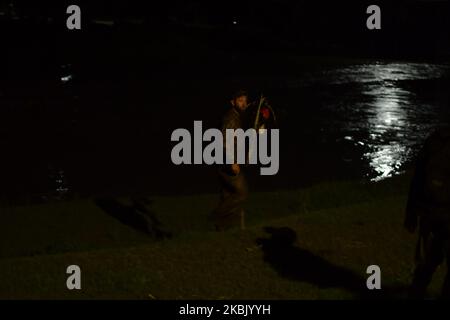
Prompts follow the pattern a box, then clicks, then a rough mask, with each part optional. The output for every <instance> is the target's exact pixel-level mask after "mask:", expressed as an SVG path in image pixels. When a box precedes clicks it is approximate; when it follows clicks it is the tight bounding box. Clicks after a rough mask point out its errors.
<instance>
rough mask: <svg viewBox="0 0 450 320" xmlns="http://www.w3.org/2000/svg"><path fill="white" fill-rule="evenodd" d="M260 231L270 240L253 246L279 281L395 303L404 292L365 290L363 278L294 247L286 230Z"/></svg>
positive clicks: (291, 233)
mask: <svg viewBox="0 0 450 320" xmlns="http://www.w3.org/2000/svg"><path fill="white" fill-rule="evenodd" d="M264 230H265V232H267V233H268V234H269V235H270V238H258V239H257V240H256V242H257V244H258V245H260V246H261V247H262V250H263V253H264V261H266V262H267V263H269V264H270V265H271V266H272V267H273V268H274V269H275V270H276V271H277V272H278V274H279V275H280V276H282V277H285V278H288V279H291V280H294V281H300V282H306V283H310V284H313V285H315V286H317V287H319V288H320V289H327V288H341V289H344V290H347V291H349V292H351V293H352V294H354V296H355V298H358V299H394V298H397V299H398V298H401V297H402V296H403V295H404V293H405V291H406V289H405V288H400V287H395V288H394V287H386V286H383V288H382V290H368V289H367V287H366V281H367V279H366V277H363V276H361V275H358V274H356V273H354V272H353V271H351V270H349V269H346V268H344V267H341V266H337V265H334V264H332V263H330V262H329V261H327V260H325V259H323V258H322V257H320V256H317V255H315V254H314V253H312V252H310V251H308V250H305V249H302V248H300V247H298V246H296V245H295V243H296V241H297V234H296V232H295V231H294V230H292V229H290V228H287V227H281V228H273V227H265V228H264ZM367 276H369V275H367Z"/></svg>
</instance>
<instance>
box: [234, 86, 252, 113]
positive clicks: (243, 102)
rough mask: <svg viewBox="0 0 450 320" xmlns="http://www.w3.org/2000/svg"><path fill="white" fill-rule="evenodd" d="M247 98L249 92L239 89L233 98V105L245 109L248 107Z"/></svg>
mask: <svg viewBox="0 0 450 320" xmlns="http://www.w3.org/2000/svg"><path fill="white" fill-rule="evenodd" d="M247 100H248V94H247V92H246V91H244V90H239V91H237V92H236V93H235V94H234V95H233V97H232V99H231V105H232V106H233V107H235V108H237V109H238V110H240V111H244V110H245V109H247V107H248V102H247Z"/></svg>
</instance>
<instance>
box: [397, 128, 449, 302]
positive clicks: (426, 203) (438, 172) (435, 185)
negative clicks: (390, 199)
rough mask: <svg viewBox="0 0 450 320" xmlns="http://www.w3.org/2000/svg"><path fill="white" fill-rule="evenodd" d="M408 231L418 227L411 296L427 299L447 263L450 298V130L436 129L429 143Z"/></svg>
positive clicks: (414, 186)
mask: <svg viewBox="0 0 450 320" xmlns="http://www.w3.org/2000/svg"><path fill="white" fill-rule="evenodd" d="M405 227H406V229H407V230H408V231H409V232H411V233H414V232H415V231H416V229H417V227H418V229H419V238H418V242H417V246H416V267H415V271H414V275H413V280H412V284H411V287H410V291H409V297H410V298H412V299H423V298H425V295H426V290H427V287H428V286H429V284H430V282H431V280H432V277H433V274H434V272H435V271H436V269H437V267H438V266H439V265H441V264H442V263H443V262H444V260H446V263H447V274H446V277H445V280H444V285H443V287H442V298H443V299H449V298H450V276H449V268H450V265H449V264H450V128H449V127H443V128H440V129H438V130H436V131H435V132H434V133H433V134H431V135H430V137H429V138H428V139H427V140H426V141H425V144H424V146H423V148H422V150H421V151H420V153H419V155H418V159H417V163H416V170H415V174H414V177H413V180H412V182H411V187H410V192H409V198H408V203H407V208H406V217H405Z"/></svg>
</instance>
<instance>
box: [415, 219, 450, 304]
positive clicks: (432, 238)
mask: <svg viewBox="0 0 450 320" xmlns="http://www.w3.org/2000/svg"><path fill="white" fill-rule="evenodd" d="M441 220H442V219H430V220H423V221H421V235H420V237H421V239H419V241H422V244H423V245H422V247H423V249H422V250H421V248H420V242H419V244H418V246H419V247H418V251H423V253H422V254H421V257H420V258H419V259H418V263H417V265H416V270H415V272H414V278H413V282H412V286H411V292H410V295H411V297H412V298H416V299H422V298H424V297H425V293H426V289H427V287H428V285H429V284H430V283H431V280H432V277H433V274H434V272H435V271H436V269H437V267H438V266H439V265H441V264H442V263H443V262H444V260H446V262H447V274H446V277H445V280H444V285H443V288H442V298H444V299H450V276H449V268H450V265H449V264H450V232H449V230H450V226H449V223H448V221H446V220H442V221H441ZM418 253H419V252H418Z"/></svg>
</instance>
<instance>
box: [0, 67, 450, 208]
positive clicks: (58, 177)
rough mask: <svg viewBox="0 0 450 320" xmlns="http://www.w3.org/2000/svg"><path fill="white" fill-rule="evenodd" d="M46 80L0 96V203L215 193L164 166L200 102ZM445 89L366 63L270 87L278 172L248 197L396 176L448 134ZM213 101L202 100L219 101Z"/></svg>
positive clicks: (60, 76) (441, 70) (193, 172)
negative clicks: (433, 136)
mask: <svg viewBox="0 0 450 320" xmlns="http://www.w3.org/2000/svg"><path fill="white" fill-rule="evenodd" d="M52 72H53V71H52ZM54 72H55V76H54V79H53V78H52V80H51V81H50V82H48V81H47V82H42V83H39V81H35V85H33V86H30V82H28V87H27V89H26V90H24V89H23V87H21V86H20V85H18V84H17V83H16V84H9V85H7V86H4V88H0V105H1V110H0V118H1V120H2V121H1V127H2V128H1V132H2V135H1V137H0V147H1V148H2V159H1V160H0V174H1V176H2V177H3V179H2V180H1V181H0V191H1V192H2V195H1V197H0V198H1V199H2V202H5V203H11V202H13V203H16V202H35V201H37V202H42V201H49V200H52V199H64V198H66V197H71V196H73V194H78V195H86V196H89V195H93V194H99V193H104V192H106V193H108V192H114V193H117V194H120V193H123V192H142V193H154V194H160V193H161V194H181V193H191V192H216V191H217V181H216V180H215V178H214V170H213V168H204V167H198V166H197V167H195V166H191V167H189V166H185V167H183V166H181V167H180V166H175V165H173V164H172V163H171V162H170V149H171V147H172V146H173V145H172V143H171V141H170V133H171V131H172V130H174V129H176V128H178V127H180V126H189V127H188V129H189V128H192V124H193V120H202V118H201V115H202V114H205V113H204V112H203V111H204V110H206V109H207V108H209V109H208V110H209V111H207V112H206V114H205V117H206V118H207V117H209V116H211V114H213V113H217V112H213V111H211V107H210V102H208V103H206V102H200V103H198V104H197V103H196V102H198V99H199V98H198V96H196V95H195V94H194V93H195V92H194V93H192V92H190V93H189V95H183V94H180V95H178V96H177V95H167V96H165V97H162V98H161V97H160V98H159V100H158V99H156V98H153V97H151V95H152V94H151V92H152V90H153V92H154V94H153V95H154V96H156V95H157V92H156V91H157V90H158V89H157V88H156V89H155V88H153V89H149V88H148V87H147V86H146V85H145V81H143V82H141V85H136V86H134V85H127V84H124V82H121V83H120V85H117V84H111V83H112V82H109V80H108V79H106V80H105V79H103V80H101V81H97V82H95V81H94V80H91V81H86V78H85V79H84V80H80V78H82V77H81V75H80V74H81V72H79V71H78V70H77V69H76V67H74V66H72V64H71V63H70V62H64V63H62V64H61V65H59V67H58V68H55V71H54ZM108 77H109V75H108V76H106V77H105V78H108ZM449 79H450V67H449V66H448V65H444V64H430V63H409V62H382V61H375V60H374V61H369V62H365V63H355V64H348V63H347V64H345V65H341V66H338V65H336V66H327V67H323V68H322V67H320V66H318V67H315V68H310V69H308V70H305V72H302V73H299V74H298V75H294V76H292V75H291V76H289V77H270V78H268V79H267V81H265V85H264V90H265V92H264V93H265V94H266V96H267V97H268V98H269V100H270V101H271V103H272V106H273V107H275V109H276V110H277V113H278V116H279V119H280V126H281V127H280V138H281V147H280V148H281V150H280V152H281V154H280V171H279V174H277V175H276V176H273V177H265V178H263V177H258V178H257V180H256V181H255V182H254V186H253V187H254V188H255V189H258V188H261V189H273V188H292V187H299V186H302V185H304V184H306V183H314V182H317V181H324V180H325V181H326V180H334V179H364V180H366V181H372V182H374V183H375V182H377V181H381V180H384V179H387V178H389V177H392V176H394V175H398V174H401V173H403V172H404V171H405V170H406V169H407V168H408V167H410V166H411V165H412V164H413V160H414V157H415V155H416V154H417V152H418V150H419V149H420V146H421V144H422V143H423V141H424V139H425V138H426V137H427V136H428V135H429V134H430V133H431V131H432V130H433V129H434V128H436V127H438V126H441V125H444V124H448V123H450V102H449V93H448V88H449V84H450V81H449ZM230 81H231V82H232V81H233V80H230ZM142 83H144V84H142ZM191 85H192V84H191ZM212 92H213V93H211V95H210V96H208V99H217V100H220V99H222V98H223V97H220V98H219V97H218V96H214V91H213V90H212ZM180 104H181V105H182V106H183V107H182V108H180V107H179V105H180ZM190 108H192V110H193V111H192V112H190V111H189V110H190ZM173 110H184V111H183V112H184V113H183V112H181V113H180V114H179V118H183V120H180V121H176V120H175V121H172V120H173V118H174V116H173V114H174V113H176V111H173ZM186 110H188V111H186ZM210 118H214V117H210ZM211 123H213V122H212V120H211ZM12 199H14V200H12Z"/></svg>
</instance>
